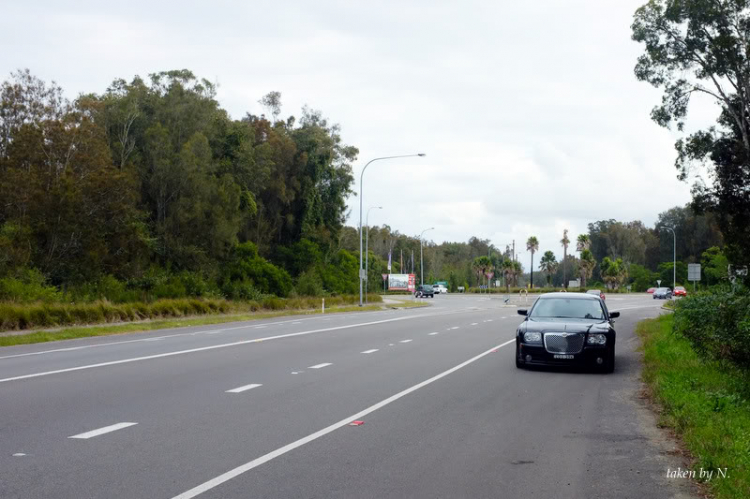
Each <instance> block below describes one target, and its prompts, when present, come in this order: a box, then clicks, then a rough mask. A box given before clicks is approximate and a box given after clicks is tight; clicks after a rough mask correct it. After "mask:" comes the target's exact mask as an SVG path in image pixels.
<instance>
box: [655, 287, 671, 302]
mask: <svg viewBox="0 0 750 499" xmlns="http://www.w3.org/2000/svg"><path fill="white" fill-rule="evenodd" d="M670 298H672V290H671V289H669V288H656V290H655V291H654V300H669V299H670Z"/></svg>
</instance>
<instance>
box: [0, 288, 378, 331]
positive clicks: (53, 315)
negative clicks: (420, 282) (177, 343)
mask: <svg viewBox="0 0 750 499" xmlns="http://www.w3.org/2000/svg"><path fill="white" fill-rule="evenodd" d="M368 298H369V301H370V302H371V303H381V302H382V301H383V300H382V298H381V297H380V295H369V296H368ZM325 300H326V307H337V306H344V305H352V304H355V303H358V301H359V297H358V296H356V295H345V296H336V297H328V298H326V299H325ZM321 305H322V300H321V299H320V298H310V297H299V298H287V299H284V298H276V297H270V298H265V299H263V300H262V301H260V302H259V301H230V300H224V299H211V298H181V299H163V300H156V301H154V302H140V301H137V302H129V303H111V302H109V301H97V302H93V303H45V302H35V303H12V302H0V331H12V330H27V329H37V328H50V327H59V326H70V325H84V324H104V323H113V322H132V321H139V320H146V319H163V318H171V317H187V316H197V315H210V314H226V313H241V312H258V311H274V310H310V309H315V308H320V307H321Z"/></svg>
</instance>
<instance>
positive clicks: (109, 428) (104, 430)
mask: <svg viewBox="0 0 750 499" xmlns="http://www.w3.org/2000/svg"><path fill="white" fill-rule="evenodd" d="M137 424H138V423H117V424H113V425H111V426H105V427H104V428H99V429H97V430H91V431H87V432H86V433H79V434H78V435H73V436H72V437H68V438H77V439H80V440H88V439H89V438H94V437H98V436H99V435H104V434H106V433H112V432H113V431H117V430H122V429H123V428H127V427H129V426H134V425H137Z"/></svg>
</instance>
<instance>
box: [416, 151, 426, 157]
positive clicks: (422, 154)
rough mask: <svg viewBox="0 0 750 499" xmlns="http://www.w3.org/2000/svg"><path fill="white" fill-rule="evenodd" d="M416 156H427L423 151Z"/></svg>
mask: <svg viewBox="0 0 750 499" xmlns="http://www.w3.org/2000/svg"><path fill="white" fill-rule="evenodd" d="M417 156H419V157H421V158H424V157H425V156H427V155H426V154H425V153H423V152H420V153H419V154H417Z"/></svg>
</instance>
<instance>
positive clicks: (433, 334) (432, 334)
mask: <svg viewBox="0 0 750 499" xmlns="http://www.w3.org/2000/svg"><path fill="white" fill-rule="evenodd" d="M436 334H438V333H430V334H429V335H430V336H435V335H436Z"/></svg>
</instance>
